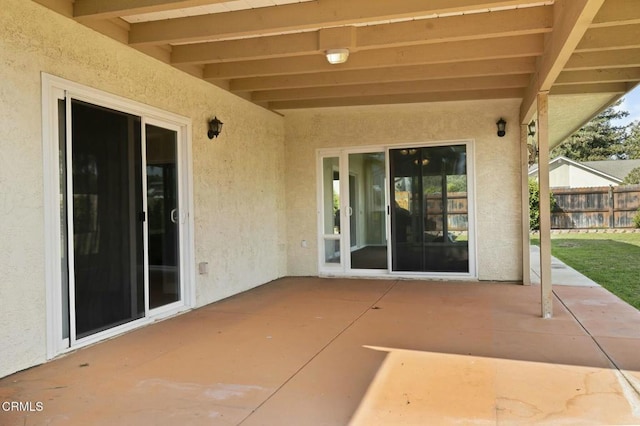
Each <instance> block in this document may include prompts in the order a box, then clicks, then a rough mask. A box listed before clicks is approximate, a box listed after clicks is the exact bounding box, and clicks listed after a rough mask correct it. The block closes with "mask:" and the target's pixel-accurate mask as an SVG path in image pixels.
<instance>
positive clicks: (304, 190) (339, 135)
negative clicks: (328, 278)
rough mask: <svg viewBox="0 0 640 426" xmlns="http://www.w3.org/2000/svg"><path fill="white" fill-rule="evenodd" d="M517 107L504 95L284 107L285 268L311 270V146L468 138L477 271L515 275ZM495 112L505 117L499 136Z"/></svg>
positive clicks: (485, 275)
mask: <svg viewBox="0 0 640 426" xmlns="http://www.w3.org/2000/svg"><path fill="white" fill-rule="evenodd" d="M518 109H519V102H518V101H513V100H504V101H482V102H457V103H453V102H447V103H434V104H426V105H424V104H415V105H399V106H376V107H353V108H328V109H317V110H299V111H288V112H286V113H285V128H286V136H285V138H286V139H285V140H286V170H287V175H286V191H287V192H286V194H287V243H288V244H287V247H288V265H289V266H288V271H289V274H290V275H315V274H317V273H318V265H317V201H316V187H317V186H316V150H317V149H319V148H343V147H356V146H369V145H380V146H384V145H394V144H400V143H418V142H425V143H432V142H436V141H448V140H467V139H473V140H474V141H475V175H476V188H477V191H476V218H477V249H478V277H479V279H481V280H500V281H511V280H517V281H520V280H522V258H521V252H522V248H521V247H522V245H521V244H522V243H521V241H522V238H521V213H520V211H521V202H520V168H519V161H520V160H519V158H520V157H519V156H520V148H519V141H518V139H519V129H518V126H517V124H516V123H517V122H518V118H517V117H518ZM500 117H504V118H505V120H507V123H508V124H507V135H506V136H505V137H503V138H499V137H497V136H496V125H495V122H496V121H497V120H498V118H500ZM303 240H306V241H308V243H309V244H308V246H307V247H303V245H302V244H301V242H302V241H303Z"/></svg>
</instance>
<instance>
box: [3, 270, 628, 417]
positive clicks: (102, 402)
mask: <svg viewBox="0 0 640 426" xmlns="http://www.w3.org/2000/svg"><path fill="white" fill-rule="evenodd" d="M539 292H540V289H539V287H538V286H535V285H534V286H522V285H514V284H505V283H450V282H427V281H395V280H388V281H384V280H355V279H354V280H350V279H321V278H284V279H280V280H277V281H274V282H272V283H269V284H267V285H264V286H262V287H259V288H256V289H254V290H252V291H249V292H246V293H243V294H240V295H237V296H234V297H232V298H229V299H226V300H224V301H221V302H218V303H215V304H211V305H208V306H206V307H203V308H200V309H197V310H194V311H192V312H189V313H187V314H184V315H180V316H178V317H175V318H172V319H169V320H165V321H162V322H159V323H156V324H154V325H151V326H147V327H145V328H142V329H139V330H136V331H133V332H130V333H128V334H125V335H122V336H120V337H117V338H114V339H112V340H109V341H106V342H102V343H100V344H96V345H94V346H91V347H88V348H84V349H81V350H78V351H76V352H74V353H71V354H69V355H67V356H64V357H61V358H59V359H56V360H54V361H52V362H49V363H46V364H44V365H41V366H38V367H34V368H31V369H29V370H26V371H23V372H20V373H17V374H14V375H11V376H8V377H5V378H3V379H1V380H0V401H3V402H7V401H21V402H31V403H33V404H36V403H37V402H41V403H42V411H33V412H26V413H25V412H11V411H9V412H7V411H4V410H3V411H0V424H1V425H44V424H46V425H245V426H248V425H345V424H352V425H396V424H398V425H431V424H433V425H447V424H456V425H459V424H479V425H522V424H536V425H538V424H548V425H558V424H561V425H567V424H570V425H602V424H627V425H629V424H640V397H639V394H638V391H639V390H640V355H639V354H640V312H639V311H638V310H636V309H634V308H633V307H631V306H629V305H627V304H626V303H624V302H622V301H621V300H619V299H618V298H617V297H615V296H613V295H611V294H610V293H609V292H607V291H606V290H604V289H603V288H601V287H597V286H596V287H585V286H583V287H579V286H558V287H554V294H555V299H554V310H555V317H554V318H553V319H548V320H543V319H541V318H540V301H539V299H540V297H539Z"/></svg>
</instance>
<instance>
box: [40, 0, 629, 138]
mask: <svg viewBox="0 0 640 426" xmlns="http://www.w3.org/2000/svg"><path fill="white" fill-rule="evenodd" d="M35 1H37V2H39V3H42V4H43V5H45V6H48V7H51V8H53V9H54V10H57V11H58V12H60V13H62V14H65V15H66V16H68V17H70V18H72V19H75V20H77V21H78V22H80V23H81V24H84V25H86V26H88V27H91V28H93V29H95V30H96V31H99V32H102V33H104V34H106V35H108V36H110V37H113V38H114V39H116V40H118V41H120V42H122V43H124V44H127V45H128V46H130V47H132V48H134V49H138V50H140V51H141V52H143V53H145V54H148V55H151V56H153V57H155V58H157V59H159V60H161V61H163V62H166V63H167V64H170V65H172V66H174V67H176V68H178V69H180V70H183V71H185V72H188V73H190V74H192V75H194V76H196V77H198V78H202V79H204V80H206V81H208V82H211V83H212V84H215V85H217V86H219V87H222V88H224V89H226V90H229V91H230V92H232V93H236V94H237V95H238V96H241V97H243V98H245V99H248V100H250V101H252V102H254V103H256V104H258V105H262V106H264V107H266V108H269V109H272V110H276V111H285V110H288V109H298V108H318V107H339V106H352V105H386V104H398V103H414V102H442V101H462V100H488V99H520V100H522V105H521V111H520V123H527V122H529V121H530V120H531V119H532V118H533V117H534V114H535V111H536V108H537V107H536V95H537V94H538V93H540V92H549V95H550V99H549V123H550V129H549V137H550V145H551V147H553V146H555V145H556V144H558V143H560V142H561V141H562V140H564V139H565V138H566V137H568V136H569V135H571V134H572V133H573V132H574V131H575V130H577V129H578V128H580V127H581V126H582V125H583V124H584V123H586V122H587V121H589V119H590V118H591V117H593V116H595V115H596V114H597V113H598V112H600V111H601V110H602V109H604V108H606V107H607V106H608V105H610V104H611V103H612V102H614V101H615V100H617V99H619V98H620V97H621V96H622V95H624V94H625V93H627V92H629V91H630V90H632V89H633V87H634V86H635V85H637V84H638V82H639V81H640V47H639V46H638V36H637V35H638V31H639V26H640V24H639V22H640V7H638V0H582V1H577V0H575V1H574V0H565V1H554V0H546V1H541V0H537V1H536V0H446V1H445V0H439V1H415V0H394V1H388V0H385V1H382V0H379V1H372V0H348V1H343V0H315V1H309V0H232V1H231V0H35ZM334 48H349V49H350V51H351V54H350V56H349V58H348V60H347V62H346V63H343V64H339V65H331V64H329V63H328V62H327V60H326V59H325V56H324V54H325V51H326V50H328V49H334ZM496 114H499V112H496ZM495 118H496V120H497V119H498V118H499V116H497V117H495ZM508 126H509V129H517V127H518V123H509V124H508Z"/></svg>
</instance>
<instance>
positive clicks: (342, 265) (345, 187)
mask: <svg viewBox="0 0 640 426" xmlns="http://www.w3.org/2000/svg"><path fill="white" fill-rule="evenodd" d="M451 145H464V146H465V148H466V158H467V202H468V227H469V229H468V248H469V272H464V273H460V272H407V271H395V270H393V262H392V255H393V253H392V249H393V247H392V244H391V242H392V241H391V194H390V185H389V184H388V182H390V176H391V170H390V161H389V158H390V150H392V149H399V148H430V147H444V146H451ZM474 145H475V142H474V140H473V139H461V140H451V141H430V142H416V143H407V144H393V145H382V146H364V147H347V148H334V149H317V150H316V161H317V169H316V170H317V175H316V176H317V206H318V210H317V213H318V214H317V218H318V223H317V225H318V226H317V229H318V274H319V275H320V276H334V275H335V276H377V277H380V276H384V277H390V278H394V277H397V278H415V279H425V278H432V279H450V280H476V279H477V278H478V270H477V231H476V213H475V212H476V201H475V200H476V199H475V194H476V186H475V150H474ZM359 153H384V158H385V180H386V182H387V184H386V185H385V188H384V197H385V200H384V204H385V210H386V214H385V233H386V241H387V269H380V270H371V269H352V268H351V257H350V256H348V254H349V253H350V250H351V242H350V235H351V232H350V220H349V216H348V215H347V211H348V207H349V195H350V194H349V176H350V174H349V155H350V154H359ZM332 157H333V158H338V160H339V176H340V224H341V226H340V233H339V235H337V236H335V235H327V234H325V233H324V226H325V220H327V219H328V218H327V217H326V214H325V206H324V202H325V199H324V196H323V191H324V188H323V173H324V171H323V166H322V165H323V160H324V159H325V158H332ZM327 238H330V239H336V240H338V241H339V242H340V254H341V256H340V262H339V263H335V264H328V263H327V262H325V259H324V256H325V241H326V239H327Z"/></svg>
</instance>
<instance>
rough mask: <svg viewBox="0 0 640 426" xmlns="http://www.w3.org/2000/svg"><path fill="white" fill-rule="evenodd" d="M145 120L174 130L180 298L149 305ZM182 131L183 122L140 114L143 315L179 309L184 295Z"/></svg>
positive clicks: (155, 314)
mask: <svg viewBox="0 0 640 426" xmlns="http://www.w3.org/2000/svg"><path fill="white" fill-rule="evenodd" d="M147 124H149V125H152V126H155V127H160V128H163V129H167V130H171V131H174V132H176V145H177V146H176V148H177V149H176V180H177V182H176V184H177V189H178V197H177V200H176V202H177V206H176V208H177V211H178V221H177V225H178V253H177V255H178V257H177V265H176V266H177V268H178V277H177V278H178V280H179V282H180V288H179V291H180V298H179V299H178V300H177V301H175V302H171V303H168V304H166V305H162V306H158V307H157V308H150V303H149V297H150V296H149V291H150V286H149V267H150V262H149V214H150V213H149V207H148V205H147V203H148V196H147V194H148V188H147V175H146V170H147V165H148V164H147V137H146V136H147V135H146V132H147ZM183 131H184V128H183V126H180V125H177V124H175V123H170V122H167V121H164V120H158V119H155V118H152V117H143V118H142V170H145V175H144V177H143V179H142V182H143V190H142V193H143V197H142V199H143V207H144V211H145V212H146V215H147V218H146V219H147V220H145V223H144V242H145V250H144V264H145V274H144V298H145V302H144V303H145V317H148V316H154V317H157V316H161V315H163V314H164V313H169V314H171V313H172V312H174V311H175V310H179V309H180V308H181V307H182V306H183V305H184V298H185V280H184V267H185V261H184V256H182V252H183V250H184V248H185V247H184V246H185V241H184V239H183V238H182V235H181V234H182V232H183V229H182V228H184V224H185V223H186V221H187V218H188V213H183V212H186V211H188V210H187V209H186V207H185V197H184V196H183V194H182V192H183V188H184V173H183V170H182V169H183V167H184V163H183V158H182V157H183V156H184V153H183V150H182V149H180V146H181V143H180V142H181V141H184V140H185V139H184V136H183V135H182V133H183Z"/></svg>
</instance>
